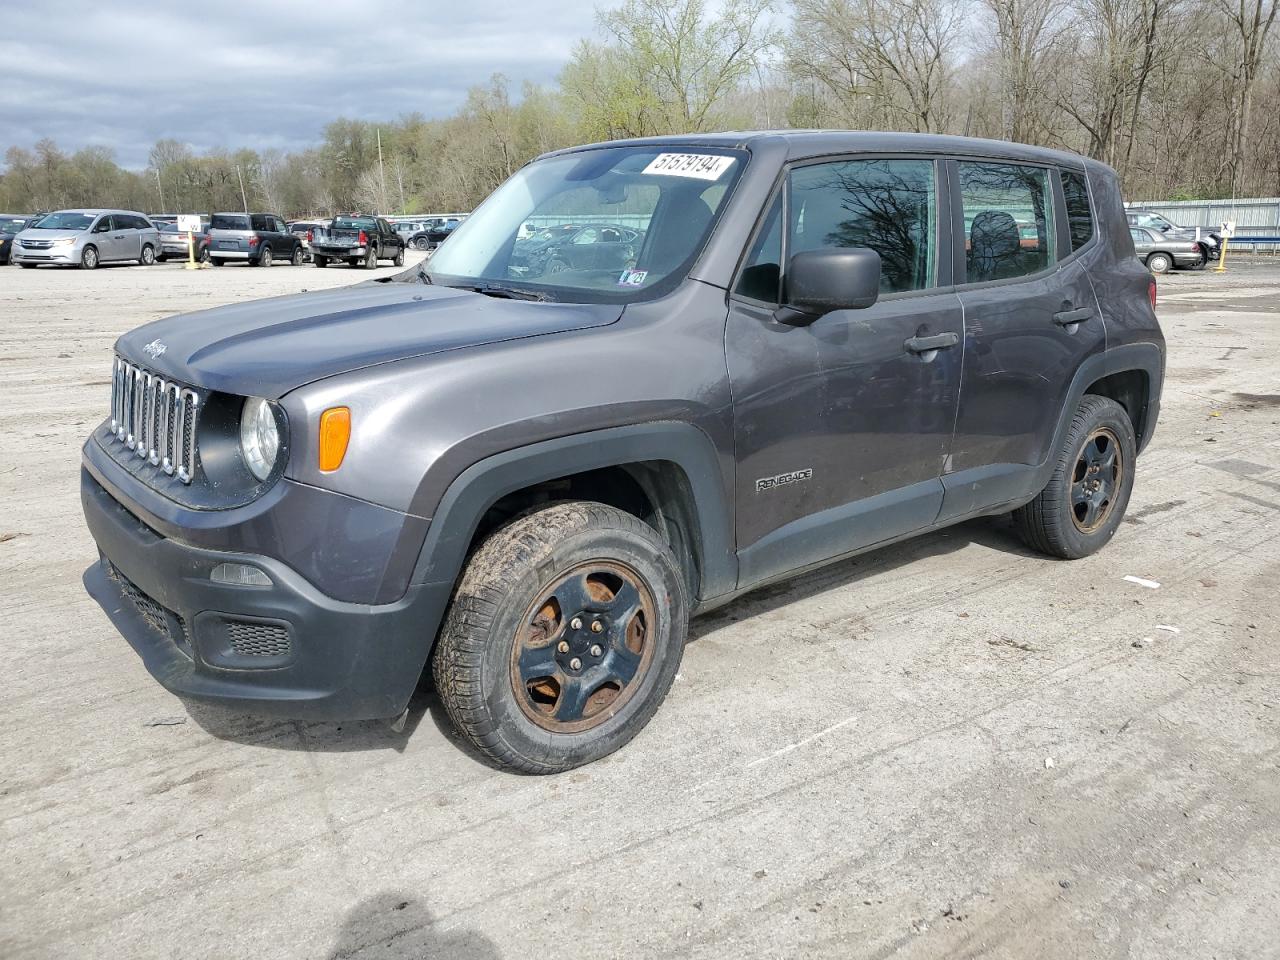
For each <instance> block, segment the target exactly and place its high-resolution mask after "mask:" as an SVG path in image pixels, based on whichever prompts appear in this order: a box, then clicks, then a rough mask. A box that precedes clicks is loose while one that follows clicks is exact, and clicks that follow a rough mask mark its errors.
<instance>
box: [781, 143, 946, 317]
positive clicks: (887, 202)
mask: <svg viewBox="0 0 1280 960" xmlns="http://www.w3.org/2000/svg"><path fill="white" fill-rule="evenodd" d="M935 198H936V190H935V187H934V163H933V161H932V160H848V161H842V162H839V163H821V164H814V165H812V166H805V167H798V168H797V169H795V170H793V171H792V172H791V203H790V207H789V214H788V219H789V220H790V221H791V222H790V223H789V224H788V231H789V232H788V234H787V256H792V255H794V254H796V253H800V252H801V251H804V250H816V249H818V248H820V247H870V248H871V249H872V250H874V251H876V253H878V254H880V262H881V274H880V289H881V291H883V292H884V293H898V292H901V291H905V290H923V289H925V288H927V287H932V286H933V285H934V282H935V281H934V260H935V257H934V252H935V243H936V240H935V238H936V236H937V204H936V200H935Z"/></svg>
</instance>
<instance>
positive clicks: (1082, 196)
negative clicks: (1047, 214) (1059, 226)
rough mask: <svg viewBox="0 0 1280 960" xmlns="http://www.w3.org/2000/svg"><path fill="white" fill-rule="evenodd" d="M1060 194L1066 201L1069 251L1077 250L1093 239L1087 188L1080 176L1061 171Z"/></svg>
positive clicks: (1091, 214) (1091, 216)
mask: <svg viewBox="0 0 1280 960" xmlns="http://www.w3.org/2000/svg"><path fill="white" fill-rule="evenodd" d="M1062 193H1063V196H1065V197H1066V200H1067V225H1068V226H1069V227H1070V229H1071V249H1072V250H1079V249H1080V248H1081V247H1083V246H1084V245H1085V244H1086V243H1088V242H1089V241H1090V240H1092V239H1093V213H1092V211H1090V209H1089V188H1088V186H1087V185H1086V184H1085V182H1084V177H1082V176H1081V175H1080V174H1078V173H1075V172H1072V171H1067V170H1063V171H1062Z"/></svg>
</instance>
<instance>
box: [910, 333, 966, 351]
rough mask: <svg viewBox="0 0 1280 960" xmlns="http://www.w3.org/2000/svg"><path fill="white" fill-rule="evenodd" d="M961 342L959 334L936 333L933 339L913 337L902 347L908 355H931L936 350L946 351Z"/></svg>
mask: <svg viewBox="0 0 1280 960" xmlns="http://www.w3.org/2000/svg"><path fill="white" fill-rule="evenodd" d="M959 342H960V334H958V333H936V334H934V335H933V336H932V337H912V338H911V339H910V340H908V341H907V342H906V343H904V344H903V345H902V347H903V349H904V350H906V351H907V353H930V352H932V351H934V350H945V349H946V348H947V347H954V346H955V345H956V344H957V343H959Z"/></svg>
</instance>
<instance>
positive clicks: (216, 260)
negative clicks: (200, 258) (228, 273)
mask: <svg viewBox="0 0 1280 960" xmlns="http://www.w3.org/2000/svg"><path fill="white" fill-rule="evenodd" d="M209 262H210V263H212V264H213V265H214V266H215V267H220V266H222V265H223V264H224V263H226V262H227V261H225V260H222V259H220V258H218V257H210V258H209Z"/></svg>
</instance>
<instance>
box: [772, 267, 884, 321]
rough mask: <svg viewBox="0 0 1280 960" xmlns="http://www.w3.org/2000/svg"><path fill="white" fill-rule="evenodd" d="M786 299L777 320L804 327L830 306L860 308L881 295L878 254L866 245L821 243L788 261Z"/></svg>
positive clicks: (829, 310)
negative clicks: (826, 245)
mask: <svg viewBox="0 0 1280 960" xmlns="http://www.w3.org/2000/svg"><path fill="white" fill-rule="evenodd" d="M786 280H787V302H786V305H785V306H784V307H783V308H782V310H780V311H779V314H778V320H779V322H781V323H787V324H790V325H791V326H796V327H803V326H807V325H808V324H810V323H813V321H815V320H817V319H818V318H819V317H821V316H823V315H824V314H828V313H830V312H831V311H832V310H861V309H863V308H864V307H869V306H871V305H872V304H873V303H875V302H876V300H877V299H879V297H880V254H878V253H876V252H875V251H874V250H871V249H869V248H867V247H822V248H820V249H818V250H805V251H802V252H800V253H797V254H796V255H795V256H793V257H792V258H791V260H790V261H789V262H788V264H787V277H786Z"/></svg>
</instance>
